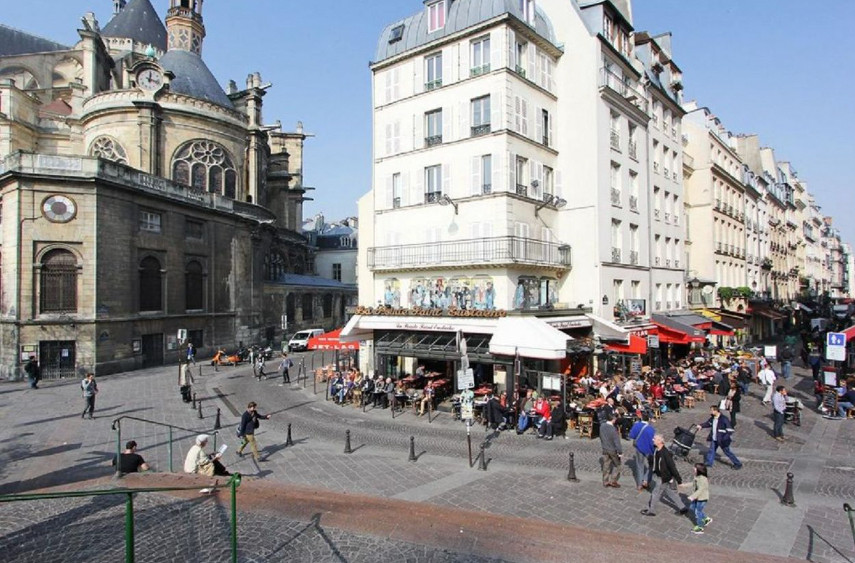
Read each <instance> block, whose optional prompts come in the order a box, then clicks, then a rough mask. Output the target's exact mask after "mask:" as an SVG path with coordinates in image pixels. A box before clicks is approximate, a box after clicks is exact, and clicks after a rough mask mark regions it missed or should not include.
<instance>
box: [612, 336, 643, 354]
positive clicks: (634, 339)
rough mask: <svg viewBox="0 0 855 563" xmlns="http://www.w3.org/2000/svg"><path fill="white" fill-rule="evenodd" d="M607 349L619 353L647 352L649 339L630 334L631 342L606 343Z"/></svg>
mask: <svg viewBox="0 0 855 563" xmlns="http://www.w3.org/2000/svg"><path fill="white" fill-rule="evenodd" d="M606 351H608V352H617V353H619V354H646V353H647V339H646V338H642V337H640V336H636V335H634V334H630V335H629V344H606Z"/></svg>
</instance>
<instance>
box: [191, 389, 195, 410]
mask: <svg viewBox="0 0 855 563" xmlns="http://www.w3.org/2000/svg"><path fill="white" fill-rule="evenodd" d="M190 408H191V409H193V410H194V411H195V410H196V393H193V403H192V404H191V405H190Z"/></svg>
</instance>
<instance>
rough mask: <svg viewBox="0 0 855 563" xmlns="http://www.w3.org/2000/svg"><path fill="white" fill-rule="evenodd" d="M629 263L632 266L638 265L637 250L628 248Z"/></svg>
mask: <svg viewBox="0 0 855 563" xmlns="http://www.w3.org/2000/svg"><path fill="white" fill-rule="evenodd" d="M629 263H630V264H632V265H633V266H638V251H637V250H630V251H629Z"/></svg>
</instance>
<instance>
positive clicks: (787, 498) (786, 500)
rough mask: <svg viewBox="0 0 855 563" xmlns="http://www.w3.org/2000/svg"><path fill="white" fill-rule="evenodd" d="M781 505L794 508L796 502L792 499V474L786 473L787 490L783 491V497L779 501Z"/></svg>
mask: <svg viewBox="0 0 855 563" xmlns="http://www.w3.org/2000/svg"><path fill="white" fill-rule="evenodd" d="M781 504H784V505H786V506H795V505H796V501H795V499H793V474H792V473H787V488H786V489H784V497H783V498H782V499H781Z"/></svg>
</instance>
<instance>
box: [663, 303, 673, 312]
mask: <svg viewBox="0 0 855 563" xmlns="http://www.w3.org/2000/svg"><path fill="white" fill-rule="evenodd" d="M673 305H674V304H673V303H672V302H671V301H666V302H665V309H666V310H668V311H670V310H671V309H672V307H673Z"/></svg>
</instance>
